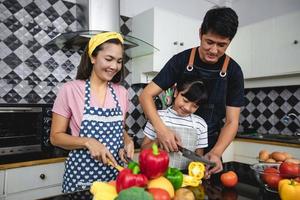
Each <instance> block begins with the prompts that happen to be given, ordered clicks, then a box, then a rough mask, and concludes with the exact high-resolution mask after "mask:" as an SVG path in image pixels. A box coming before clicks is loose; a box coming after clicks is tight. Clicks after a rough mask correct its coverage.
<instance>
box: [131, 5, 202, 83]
mask: <svg viewBox="0 0 300 200" xmlns="http://www.w3.org/2000/svg"><path fill="white" fill-rule="evenodd" d="M200 25H201V22H200V21H198V20H196V19H193V18H189V17H186V16H183V15H180V14H177V13H174V12H170V11H167V10H164V9H161V8H152V9H150V10H147V11H144V12H143V13H141V14H139V15H137V16H134V17H133V19H132V35H133V36H135V37H138V38H141V39H142V40H145V41H146V42H148V43H150V44H152V45H153V46H155V47H156V48H158V49H159V51H156V50H155V51H154V52H153V54H150V55H145V56H141V57H135V58H133V59H132V63H131V64H132V83H141V82H142V83H146V82H148V81H150V80H149V79H147V80H146V78H145V77H146V76H145V74H148V75H149V74H152V75H153V73H157V72H159V71H160V70H161V68H162V67H163V66H164V65H165V64H166V62H167V61H168V60H169V59H170V58H171V57H172V56H173V55H175V54H176V53H178V52H180V51H182V50H184V49H187V48H191V47H194V46H198V45H199V43H200V39H199V28H200ZM141 77H144V78H141ZM148 77H149V76H148ZM152 77H153V76H152Z"/></svg>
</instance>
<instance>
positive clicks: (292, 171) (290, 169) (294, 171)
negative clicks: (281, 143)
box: [279, 162, 300, 178]
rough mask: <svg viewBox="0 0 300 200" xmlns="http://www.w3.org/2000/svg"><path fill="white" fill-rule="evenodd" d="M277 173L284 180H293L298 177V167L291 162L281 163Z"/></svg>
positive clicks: (299, 166) (299, 171)
mask: <svg viewBox="0 0 300 200" xmlns="http://www.w3.org/2000/svg"><path fill="white" fill-rule="evenodd" d="M279 171H280V174H281V176H282V177H284V178H294V177H297V176H299V175H300V165H299V164H296V163H292V162H283V163H281V164H280V166H279Z"/></svg>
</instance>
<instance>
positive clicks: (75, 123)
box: [52, 80, 129, 136]
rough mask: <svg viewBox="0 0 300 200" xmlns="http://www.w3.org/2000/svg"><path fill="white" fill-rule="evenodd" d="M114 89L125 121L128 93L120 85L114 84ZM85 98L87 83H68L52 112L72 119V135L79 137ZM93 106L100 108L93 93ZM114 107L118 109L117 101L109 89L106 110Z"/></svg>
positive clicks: (75, 81)
mask: <svg viewBox="0 0 300 200" xmlns="http://www.w3.org/2000/svg"><path fill="white" fill-rule="evenodd" d="M112 87H113V89H114V91H115V93H116V96H117V98H118V101H119V104H120V106H121V110H122V112H123V117H124V121H125V117H126V113H127V111H128V106H129V100H128V91H127V90H126V89H125V88H124V87H123V86H121V85H118V84H114V83H112ZM84 96H85V81H83V80H74V81H70V82H67V83H65V84H63V86H62V87H61V89H60V90H59V92H58V94H57V97H56V99H55V102H54V105H53V108H52V112H54V113H57V114H59V115H62V116H63V117H65V118H68V119H70V128H71V131H72V135H74V136H78V135H79V130H80V125H81V121H82V118H83V110H84ZM91 106H92V107H100V105H99V101H97V100H96V97H95V95H94V94H93V93H91ZM114 107H116V104H115V101H114V99H113V96H112V94H111V92H110V89H109V88H107V90H106V98H105V101H104V108H114Z"/></svg>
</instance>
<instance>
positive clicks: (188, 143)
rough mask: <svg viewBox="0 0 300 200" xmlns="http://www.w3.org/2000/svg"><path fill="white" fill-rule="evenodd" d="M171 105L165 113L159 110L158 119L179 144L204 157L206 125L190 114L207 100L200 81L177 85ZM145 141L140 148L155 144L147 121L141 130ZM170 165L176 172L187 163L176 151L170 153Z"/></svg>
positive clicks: (152, 129) (184, 82)
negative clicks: (173, 133) (174, 134)
mask: <svg viewBox="0 0 300 200" xmlns="http://www.w3.org/2000/svg"><path fill="white" fill-rule="evenodd" d="M174 97H175V100H174V102H173V106H172V107H169V108H167V109H166V110H158V114H159V116H160V118H161V120H162V121H163V122H164V123H165V124H166V125H167V126H168V127H169V128H170V129H172V130H173V131H174V132H175V133H176V136H175V137H176V139H177V142H178V143H179V144H182V146H184V147H185V148H188V149H190V150H193V151H195V152H196V153H197V154H198V155H203V148H205V147H207V146H208V141H207V124H206V122H205V121H204V120H203V119H202V118H201V117H199V116H197V115H194V114H193V113H194V112H196V110H197V109H198V108H199V106H200V105H201V104H204V103H205V102H206V101H207V92H206V89H205V87H204V85H203V83H202V82H201V81H192V80H191V79H190V77H187V78H186V79H184V80H183V81H182V82H179V83H177V85H176V90H175V93H174ZM144 134H145V136H146V137H144V140H143V142H142V146H141V148H142V149H144V148H151V146H152V144H153V143H154V142H156V143H157V142H158V140H157V135H156V132H155V130H154V128H153V126H152V124H151V123H150V122H148V123H147V124H146V126H145V129H144ZM169 155H170V166H171V167H176V168H179V169H187V165H188V163H189V162H190V161H189V160H188V159H186V158H184V157H182V156H181V155H180V154H179V153H178V152H171V153H170V154H169Z"/></svg>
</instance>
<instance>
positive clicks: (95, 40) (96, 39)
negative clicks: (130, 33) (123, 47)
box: [88, 32, 124, 58]
mask: <svg viewBox="0 0 300 200" xmlns="http://www.w3.org/2000/svg"><path fill="white" fill-rule="evenodd" d="M110 39H118V40H120V41H121V43H122V44H123V43H124V39H123V37H122V36H121V34H119V33H117V32H105V33H99V34H97V35H94V36H93V37H91V39H90V41H89V50H88V54H89V57H90V58H92V53H93V51H94V50H95V49H96V47H97V46H99V45H100V44H103V43H104V42H106V41H107V40H110Z"/></svg>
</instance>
